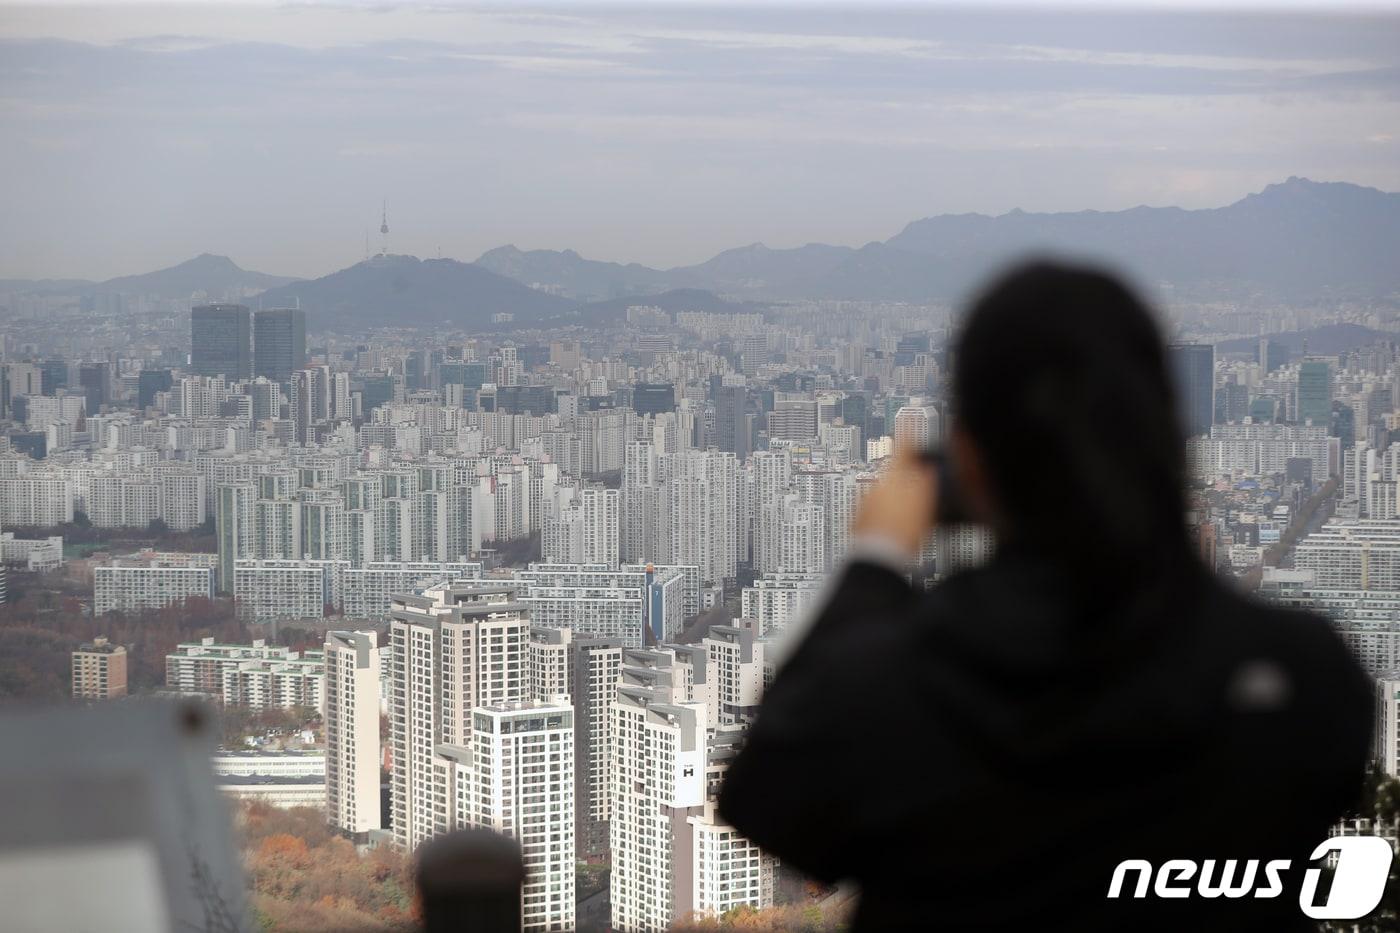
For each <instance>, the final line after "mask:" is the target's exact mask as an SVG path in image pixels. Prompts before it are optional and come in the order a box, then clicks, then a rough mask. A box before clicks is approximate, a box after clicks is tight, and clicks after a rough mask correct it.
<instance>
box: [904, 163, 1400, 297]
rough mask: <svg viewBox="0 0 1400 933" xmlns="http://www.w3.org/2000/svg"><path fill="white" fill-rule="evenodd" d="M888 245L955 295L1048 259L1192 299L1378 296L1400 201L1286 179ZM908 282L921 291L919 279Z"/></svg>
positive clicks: (988, 223) (1398, 229)
mask: <svg viewBox="0 0 1400 933" xmlns="http://www.w3.org/2000/svg"><path fill="white" fill-rule="evenodd" d="M885 245H887V246H890V247H893V248H895V249H898V250H902V251H905V252H909V253H914V254H917V255H919V256H922V257H924V258H925V259H926V260H928V261H929V262H930V263H931V264H932V265H933V266H934V267H935V268H937V269H938V270H939V275H938V276H937V279H938V281H939V282H940V283H941V284H942V285H943V286H944V287H945V288H952V289H953V290H954V291H957V290H960V289H962V288H966V287H967V286H968V285H970V284H971V283H973V282H975V281H977V280H978V279H980V278H981V277H982V276H983V275H985V274H986V273H987V271H989V270H990V269H992V268H994V267H996V266H998V265H1001V264H1002V263H1005V262H1007V261H1008V260H1011V259H1014V258H1017V257H1020V256H1023V255H1026V254H1028V253H1040V252H1049V253H1056V254H1062V255H1064V254H1068V255H1072V256H1078V257H1087V258H1090V259H1094V260H1097V261H1103V262H1108V263H1110V264H1112V265H1115V266H1118V267H1121V268H1123V269H1124V270H1126V271H1128V272H1129V273H1131V274H1133V275H1134V276H1135V277H1137V278H1138V279H1139V280H1141V281H1144V282H1146V283H1150V284H1161V285H1166V286H1171V287H1175V288H1180V289H1186V290H1188V291H1199V292H1203V293H1204V292H1211V293H1215V294H1228V293H1236V294H1238V293H1245V292H1260V293H1263V294H1266V295H1269V296H1273V297H1279V298H1289V299H1302V300H1306V299H1311V298H1320V297H1325V296H1327V295H1343V294H1347V295H1367V296H1379V295H1386V294H1391V293H1393V292H1395V291H1396V290H1397V289H1400V263H1398V262H1396V256H1397V255H1400V194H1387V193H1385V192H1382V191H1377V190H1376V189H1374V188H1363V187H1360V186H1358V185H1350V184H1343V183H1335V182H1334V183H1319V182H1313V181H1308V180H1307V179H1303V178H1290V179H1288V180H1287V181H1286V182H1283V183H1281V184H1276V185H1269V186H1268V187H1267V188H1265V189H1264V190H1263V191H1262V192H1259V193H1258V194H1251V195H1249V196H1247V197H1245V198H1243V199H1241V200H1239V201H1236V202H1235V203H1234V204H1230V205H1228V206H1226V207H1219V208H1210V209H1205V210H1182V209H1180V208H1175V207H1163V208H1151V207H1136V208H1133V209H1131V210H1126V211H1113V212H1100V211H1079V212H1077V213H1062V214H1028V213H1025V212H1023V211H1012V212H1010V213H1008V214H1002V215H1001V216H1000V217H986V216H983V215H979V214H963V215H945V216H941V217H931V218H927V219H925V220H917V221H915V222H914V223H911V224H910V225H909V226H907V227H905V228H904V230H903V231H902V232H900V233H899V234H898V235H896V236H894V237H891V238H890V239H889V240H887V241H886V244H885ZM910 285H911V286H912V288H911V289H910V290H911V292H917V291H918V290H919V289H920V288H922V287H924V285H925V283H921V282H918V281H913V282H911V283H910ZM944 294H947V292H945V293H944Z"/></svg>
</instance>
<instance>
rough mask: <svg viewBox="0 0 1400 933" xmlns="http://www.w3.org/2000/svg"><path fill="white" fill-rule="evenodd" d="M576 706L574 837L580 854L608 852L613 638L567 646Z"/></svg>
mask: <svg viewBox="0 0 1400 933" xmlns="http://www.w3.org/2000/svg"><path fill="white" fill-rule="evenodd" d="M570 649H571V658H570V664H571V666H572V668H573V672H572V674H571V677H570V680H571V683H572V692H571V696H572V697H573V704H574V736H575V742H574V749H575V750H574V765H575V768H574V799H575V803H574V818H575V823H576V827H577V828H576V830H575V832H574V840H575V843H576V845H577V849H578V857H579V858H589V857H593V856H600V855H604V854H606V853H607V851H608V816H609V814H610V813H611V812H612V804H611V801H612V754H613V747H612V704H613V695H614V694H615V693H616V691H617V674H618V669H619V668H620V667H621V666H622V641H621V639H617V638H575V639H573V640H572V644H571V645H570Z"/></svg>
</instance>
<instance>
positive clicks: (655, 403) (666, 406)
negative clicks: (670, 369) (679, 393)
mask: <svg viewBox="0 0 1400 933" xmlns="http://www.w3.org/2000/svg"><path fill="white" fill-rule="evenodd" d="M632 410H633V411H635V412H636V413H637V414H639V415H659V414H661V413H662V412H666V411H675V410H676V387H675V386H674V385H673V384H671V383H669V382H639V383H637V384H636V385H635V386H633V387H632Z"/></svg>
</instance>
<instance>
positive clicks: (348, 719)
mask: <svg viewBox="0 0 1400 933" xmlns="http://www.w3.org/2000/svg"><path fill="white" fill-rule="evenodd" d="M325 664H326V707H325V709H326V818H327V819H328V820H329V821H330V823H331V825H332V826H335V827H336V828H338V829H340V830H343V831H344V832H347V833H351V834H356V835H358V834H361V833H367V832H369V831H370V830H372V829H379V828H380V825H381V820H380V804H379V648H378V645H377V644H376V636H375V633H374V632H372V631H371V632H327V633H326V648H325Z"/></svg>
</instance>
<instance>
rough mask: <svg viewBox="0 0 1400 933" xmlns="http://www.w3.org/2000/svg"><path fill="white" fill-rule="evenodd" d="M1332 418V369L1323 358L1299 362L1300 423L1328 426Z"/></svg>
mask: <svg viewBox="0 0 1400 933" xmlns="http://www.w3.org/2000/svg"><path fill="white" fill-rule="evenodd" d="M1331 420H1332V370H1331V367H1329V366H1328V365H1327V364H1326V363H1325V362H1323V361H1321V360H1304V361H1303V362H1302V363H1299V364H1298V423H1299V424H1306V423H1307V422H1309V421H1311V422H1312V423H1313V424H1315V425H1321V426H1322V427H1326V426H1327V425H1328V423H1329V422H1330V421H1331Z"/></svg>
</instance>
